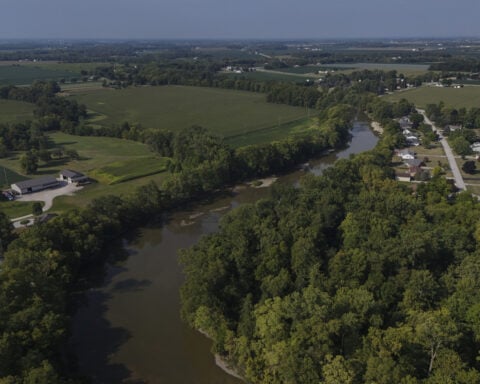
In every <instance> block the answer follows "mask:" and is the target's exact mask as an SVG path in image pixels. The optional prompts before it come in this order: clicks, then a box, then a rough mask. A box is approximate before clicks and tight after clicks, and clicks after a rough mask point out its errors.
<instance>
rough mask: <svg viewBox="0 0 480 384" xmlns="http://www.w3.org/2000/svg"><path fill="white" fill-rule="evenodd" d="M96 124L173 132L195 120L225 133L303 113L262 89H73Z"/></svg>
mask: <svg viewBox="0 0 480 384" xmlns="http://www.w3.org/2000/svg"><path fill="white" fill-rule="evenodd" d="M72 97H75V99H77V100H78V101H79V102H81V103H84V104H86V105H87V108H88V109H89V111H90V112H91V118H90V122H91V123H92V124H96V125H105V126H108V125H110V124H120V123H122V122H124V121H128V122H130V123H135V124H136V123H140V124H141V125H142V126H143V127H146V128H163V129H170V130H172V131H178V130H180V129H183V128H188V127H190V126H192V125H201V126H203V127H205V128H207V129H209V130H210V131H211V132H212V133H214V134H217V135H219V136H222V137H225V138H229V137H232V136H239V135H248V134H254V133H255V132H256V131H264V130H266V129H269V128H273V127H277V126H279V125H283V124H286V123H290V122H292V121H295V120H299V119H302V118H304V117H305V116H306V115H307V111H306V110H305V109H304V108H297V107H290V106H286V105H279V104H271V103H267V102H266V100H265V95H264V94H257V93H252V92H243V91H232V90H225V89H216V88H201V87H184V86H164V87H137V88H127V89H123V90H111V89H107V90H97V91H87V92H85V93H81V92H79V93H77V94H76V95H75V96H72Z"/></svg>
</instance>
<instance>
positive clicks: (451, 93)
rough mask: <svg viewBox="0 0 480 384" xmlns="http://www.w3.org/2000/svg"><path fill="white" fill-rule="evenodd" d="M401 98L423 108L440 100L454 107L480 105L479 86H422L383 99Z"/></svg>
mask: <svg viewBox="0 0 480 384" xmlns="http://www.w3.org/2000/svg"><path fill="white" fill-rule="evenodd" d="M403 98H404V99H407V100H408V101H410V102H413V103H414V104H415V105H416V106H418V107H420V108H425V106H426V105H427V104H437V103H439V102H440V101H443V102H444V103H445V105H447V106H450V107H454V108H462V107H465V108H472V107H478V106H480V86H465V87H463V88H451V87H447V88H441V87H430V86H424V87H420V88H415V89H410V90H406V91H400V92H395V93H394V94H391V95H387V96H385V99H386V100H389V101H398V100H400V99H403Z"/></svg>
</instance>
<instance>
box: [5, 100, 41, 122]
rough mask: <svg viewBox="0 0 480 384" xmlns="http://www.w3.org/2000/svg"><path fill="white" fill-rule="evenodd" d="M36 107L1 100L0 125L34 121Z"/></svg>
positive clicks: (20, 102) (19, 102)
mask: <svg viewBox="0 0 480 384" xmlns="http://www.w3.org/2000/svg"><path fill="white" fill-rule="evenodd" d="M33 109H34V105H33V104H29V103H24V102H22V101H15V100H0V123H10V122H21V121H25V120H29V119H33Z"/></svg>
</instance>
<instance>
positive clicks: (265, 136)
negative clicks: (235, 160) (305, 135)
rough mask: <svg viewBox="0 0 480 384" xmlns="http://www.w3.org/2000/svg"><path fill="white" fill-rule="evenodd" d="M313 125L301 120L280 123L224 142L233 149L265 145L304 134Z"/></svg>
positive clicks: (310, 120) (312, 122)
mask: <svg viewBox="0 0 480 384" xmlns="http://www.w3.org/2000/svg"><path fill="white" fill-rule="evenodd" d="M315 125H316V121H315V119H313V118H302V119H299V120H295V121H292V122H288V123H285V124H281V123H280V124H278V125H276V126H273V127H269V128H267V129H264V130H258V131H254V132H249V133H246V134H241V135H237V136H231V137H228V138H226V139H225V141H226V143H227V144H229V145H230V146H232V147H234V148H238V147H243V146H246V145H254V144H266V143H271V142H272V141H277V140H282V139H285V138H287V137H288V136H290V135H292V134H295V133H300V132H304V131H306V130H308V129H310V128H312V126H315Z"/></svg>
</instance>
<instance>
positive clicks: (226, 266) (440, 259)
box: [181, 134, 480, 384]
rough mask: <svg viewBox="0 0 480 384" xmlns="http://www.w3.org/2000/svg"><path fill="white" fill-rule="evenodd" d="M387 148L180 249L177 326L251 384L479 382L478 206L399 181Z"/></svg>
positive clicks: (437, 187) (282, 192) (439, 186)
mask: <svg viewBox="0 0 480 384" xmlns="http://www.w3.org/2000/svg"><path fill="white" fill-rule="evenodd" d="M386 136H388V134H387V135H386ZM389 143H390V139H388V138H387V137H385V138H384V139H382V142H381V143H380V144H379V146H378V147H377V148H376V149H375V150H373V151H371V152H367V153H364V154H360V155H357V156H355V157H354V158H353V159H350V160H340V161H338V162H337V163H336V165H335V166H334V167H333V168H330V169H328V170H326V171H325V173H324V174H323V176H321V177H318V178H316V177H307V178H305V179H304V180H303V183H302V187H301V188H293V187H285V186H278V187H277V188H275V189H274V191H273V193H272V197H271V198H270V199H266V200H261V201H259V202H257V203H256V204H249V205H244V206H242V207H240V208H239V209H237V210H235V211H233V212H231V213H229V214H228V215H227V216H225V217H224V218H223V220H222V222H221V225H220V230H219V232H218V233H216V234H212V235H208V236H206V237H204V238H203V239H202V240H201V241H200V243H199V244H198V245H196V246H194V247H192V248H190V249H188V250H185V251H184V252H183V254H182V257H181V259H182V263H183V265H184V270H185V273H186V283H185V285H184V286H183V288H182V292H181V294H182V303H183V305H182V314H183V317H184V319H185V320H186V321H188V323H189V324H190V325H191V326H193V327H195V328H197V329H200V330H202V331H203V332H206V333H207V334H208V335H209V336H210V337H211V338H212V339H213V341H214V351H215V352H216V353H218V354H220V355H221V356H222V357H224V358H225V359H227V360H228V361H229V362H230V363H232V364H233V366H234V367H235V368H236V370H237V371H238V372H239V373H240V374H241V375H243V376H244V377H245V379H246V380H247V381H248V382H251V383H264V384H266V383H269V384H273V383H305V384H307V383H325V384H334V383H335V384H336V383H350V384H357V383H358V384H359V383H404V384H420V383H428V384H433V383H435V384H437V383H464V384H467V383H475V382H479V381H480V366H479V362H478V359H477V356H478V351H479V350H480V327H479V319H480V317H479V314H480V312H479V308H480V304H479V303H480V295H479V294H478V292H477V291H478V287H479V284H480V274H479V271H480V264H479V261H478V260H480V259H479V253H478V252H479V248H478V242H479V240H480V238H479V236H478V215H479V213H480V206H479V203H478V202H477V201H476V199H474V198H473V197H471V196H470V195H469V194H467V193H465V194H460V195H458V197H457V198H453V199H452V186H451V184H449V183H448V182H447V181H446V180H445V179H444V178H443V177H438V176H436V177H434V178H433V179H431V181H430V182H429V183H427V184H420V185H419V186H418V188H417V189H416V191H415V192H414V191H412V189H411V188H410V187H407V186H404V185H401V184H399V183H397V182H395V181H394V180H392V178H393V170H392V169H391V168H390V167H389V164H390V161H391V156H392V151H391V148H392V147H391V145H390V144H389Z"/></svg>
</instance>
